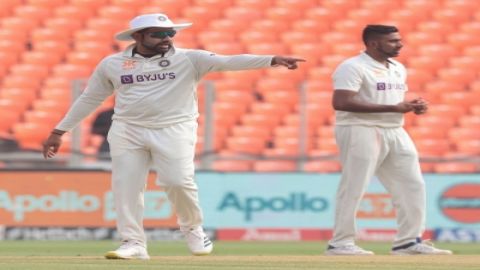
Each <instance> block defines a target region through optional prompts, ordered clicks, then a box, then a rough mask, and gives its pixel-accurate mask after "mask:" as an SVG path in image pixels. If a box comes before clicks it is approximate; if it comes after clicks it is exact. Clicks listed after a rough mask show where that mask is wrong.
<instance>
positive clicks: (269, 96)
mask: <svg viewBox="0 0 480 270" xmlns="http://www.w3.org/2000/svg"><path fill="white" fill-rule="evenodd" d="M263 98H264V99H265V101H266V102H270V103H277V104H282V105H283V106H286V107H288V108H293V107H294V105H295V104H297V103H298V100H299V95H298V93H297V92H294V91H293V92H292V91H288V90H287V91H285V90H280V91H268V92H265V93H264V94H263Z"/></svg>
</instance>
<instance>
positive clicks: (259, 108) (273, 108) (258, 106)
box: [250, 102, 291, 117]
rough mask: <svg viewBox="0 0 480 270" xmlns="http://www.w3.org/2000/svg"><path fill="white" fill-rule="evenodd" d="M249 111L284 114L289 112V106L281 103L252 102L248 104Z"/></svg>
mask: <svg viewBox="0 0 480 270" xmlns="http://www.w3.org/2000/svg"><path fill="white" fill-rule="evenodd" d="M250 110H251V113H253V114H265V115H277V116H280V117H281V116H284V115H286V114H288V113H289V112H291V108H290V107H287V106H283V104H281V103H269V102H254V103H252V104H251V106H250Z"/></svg>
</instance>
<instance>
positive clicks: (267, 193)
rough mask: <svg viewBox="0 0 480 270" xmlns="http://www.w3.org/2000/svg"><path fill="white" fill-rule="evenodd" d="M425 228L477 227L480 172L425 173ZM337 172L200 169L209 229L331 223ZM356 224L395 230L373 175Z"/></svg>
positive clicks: (386, 200) (479, 220)
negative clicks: (472, 173)
mask: <svg viewBox="0 0 480 270" xmlns="http://www.w3.org/2000/svg"><path fill="white" fill-rule="evenodd" d="M424 177H425V182H426V191H427V226H426V227H427V229H435V228H479V227H480V212H479V211H480V176H479V175H436V174H435V175H434V174H427V175H425V176H424ZM339 179H340V175H338V174H285V173H281V174H255V173H241V174H240V173H239V174H218V173H199V174H197V181H198V184H199V190H200V203H201V206H202V208H203V211H204V216H205V227H208V228H262V227H263V228H318V229H331V228H332V227H333V219H334V211H335V193H336V189H337V186H338V183H339ZM357 216H358V220H357V221H358V222H357V225H358V228H359V229H361V228H370V229H395V228H396V221H395V211H394V209H393V207H392V204H391V200H390V196H389V194H388V193H387V192H386V191H385V189H384V188H383V186H382V185H381V184H380V182H379V181H378V180H377V179H372V181H371V183H370V185H369V187H368V189H367V192H366V194H365V196H364V198H363V200H362V202H361V205H360V209H359V212H358V215H357Z"/></svg>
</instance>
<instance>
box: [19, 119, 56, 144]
mask: <svg viewBox="0 0 480 270" xmlns="http://www.w3.org/2000/svg"><path fill="white" fill-rule="evenodd" d="M52 128H53V125H46V124H45V123H17V124H15V125H14V126H13V134H14V136H15V139H16V140H17V142H18V144H19V145H20V147H21V148H23V149H32V150H40V149H41V147H42V142H43V141H44V140H45V138H47V136H48V134H49V133H50V131H51V130H52Z"/></svg>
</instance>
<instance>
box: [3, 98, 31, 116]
mask: <svg viewBox="0 0 480 270" xmlns="http://www.w3.org/2000/svg"><path fill="white" fill-rule="evenodd" d="M28 106H29V104H28V102H26V101H25V100H21V101H20V103H19V102H18V100H15V99H10V98H0V111H2V112H3V111H10V112H16V113H18V115H20V114H22V113H23V111H24V110H25V109H26V108H27V107H28Z"/></svg>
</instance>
